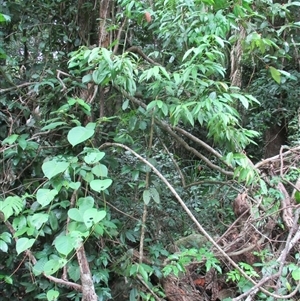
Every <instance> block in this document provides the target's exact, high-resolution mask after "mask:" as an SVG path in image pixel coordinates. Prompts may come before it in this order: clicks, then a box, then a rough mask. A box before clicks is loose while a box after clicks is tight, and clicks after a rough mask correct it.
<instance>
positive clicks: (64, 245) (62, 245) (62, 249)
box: [54, 235, 74, 256]
mask: <svg viewBox="0 0 300 301" xmlns="http://www.w3.org/2000/svg"><path fill="white" fill-rule="evenodd" d="M54 246H55V248H56V250H57V251H58V252H59V253H60V254H62V255H65V256H68V255H69V253H71V252H72V251H73V250H74V240H73V239H72V238H71V237H70V236H65V235H61V236H59V237H57V238H56V239H55V241H54Z"/></svg>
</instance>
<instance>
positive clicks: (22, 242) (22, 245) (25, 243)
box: [16, 237, 35, 255]
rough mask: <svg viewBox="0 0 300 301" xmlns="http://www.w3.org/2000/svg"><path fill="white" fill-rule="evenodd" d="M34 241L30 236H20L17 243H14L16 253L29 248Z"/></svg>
mask: <svg viewBox="0 0 300 301" xmlns="http://www.w3.org/2000/svg"><path fill="white" fill-rule="evenodd" d="M34 242H35V239H33V238H31V239H29V238H27V237H22V238H20V239H18V240H17V243H16V250H17V253H18V255H19V254H20V253H22V252H24V251H25V250H28V249H30V248H31V247H32V246H33V244H34Z"/></svg>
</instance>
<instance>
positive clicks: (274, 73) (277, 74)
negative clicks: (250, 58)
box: [269, 66, 281, 84]
mask: <svg viewBox="0 0 300 301" xmlns="http://www.w3.org/2000/svg"><path fill="white" fill-rule="evenodd" d="M269 70H270V72H271V75H272V77H273V79H274V80H275V81H276V82H277V84H280V78H281V73H280V72H279V71H278V70H277V69H275V68H274V67H272V66H269Z"/></svg>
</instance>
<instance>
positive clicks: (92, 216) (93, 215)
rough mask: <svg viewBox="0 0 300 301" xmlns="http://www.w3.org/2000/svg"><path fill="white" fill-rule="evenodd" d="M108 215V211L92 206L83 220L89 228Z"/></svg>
mask: <svg viewBox="0 0 300 301" xmlns="http://www.w3.org/2000/svg"><path fill="white" fill-rule="evenodd" d="M105 216H106V211H104V210H102V211H98V210H97V209H96V208H90V209H88V210H86V211H85V212H84V214H83V221H84V223H85V225H86V227H87V228H90V227H91V226H93V225H95V224H98V223H99V222H100V221H101V220H103V219H104V217H105Z"/></svg>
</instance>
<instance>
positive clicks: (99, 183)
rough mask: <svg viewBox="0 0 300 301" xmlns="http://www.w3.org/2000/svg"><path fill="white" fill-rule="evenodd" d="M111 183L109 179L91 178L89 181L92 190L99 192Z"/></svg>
mask: <svg viewBox="0 0 300 301" xmlns="http://www.w3.org/2000/svg"><path fill="white" fill-rule="evenodd" d="M111 183H112V180H111V179H105V180H93V181H91V183H90V186H91V188H92V189H93V190H95V191H97V192H100V191H103V190H105V189H107V188H108V187H109V186H110V185H111Z"/></svg>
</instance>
